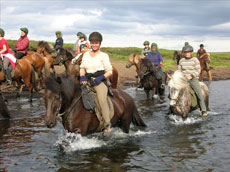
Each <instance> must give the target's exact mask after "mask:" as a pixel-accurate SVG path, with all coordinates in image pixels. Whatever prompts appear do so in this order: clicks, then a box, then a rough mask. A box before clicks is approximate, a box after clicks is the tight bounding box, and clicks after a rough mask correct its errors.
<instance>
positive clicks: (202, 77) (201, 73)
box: [200, 69, 204, 81]
mask: <svg viewBox="0 0 230 172" xmlns="http://www.w3.org/2000/svg"><path fill="white" fill-rule="evenodd" d="M203 80H204V70H203V69H201V72H200V81H203Z"/></svg>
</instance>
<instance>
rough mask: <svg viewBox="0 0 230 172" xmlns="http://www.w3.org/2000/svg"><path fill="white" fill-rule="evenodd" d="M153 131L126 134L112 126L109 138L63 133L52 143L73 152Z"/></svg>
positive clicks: (96, 135) (110, 143)
mask: <svg viewBox="0 0 230 172" xmlns="http://www.w3.org/2000/svg"><path fill="white" fill-rule="evenodd" d="M152 133H155V132H154V131H141V130H137V131H133V130H130V133H128V134H126V133H124V132H123V131H122V130H121V129H119V128H114V129H113V130H112V132H111V136H110V137H109V138H106V139H105V138H103V137H100V134H95V135H92V136H91V137H82V136H81V135H80V134H74V133H65V134H64V135H61V136H59V138H58V140H57V141H56V143H55V144H54V145H55V146H58V147H59V148H60V149H61V150H63V151H64V152H74V151H79V150H87V149H95V148H100V147H103V146H110V145H111V146H112V145H113V144H114V142H116V141H117V142H120V141H121V140H122V139H124V140H125V139H127V138H131V137H141V136H143V135H149V134H152Z"/></svg>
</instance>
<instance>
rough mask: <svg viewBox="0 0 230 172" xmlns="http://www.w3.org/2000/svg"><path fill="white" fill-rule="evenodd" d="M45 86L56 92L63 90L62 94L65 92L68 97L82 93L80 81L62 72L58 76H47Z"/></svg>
mask: <svg viewBox="0 0 230 172" xmlns="http://www.w3.org/2000/svg"><path fill="white" fill-rule="evenodd" d="M45 86H46V89H48V90H50V91H52V92H54V93H58V92H62V94H64V96H65V97H67V98H71V97H73V96H75V95H76V93H78V92H79V93H80V90H81V86H80V83H79V82H76V81H75V80H73V79H72V78H71V77H69V76H68V75H66V74H61V75H58V76H57V77H55V76H54V75H51V76H49V77H47V78H46V80H45ZM76 90H79V91H76Z"/></svg>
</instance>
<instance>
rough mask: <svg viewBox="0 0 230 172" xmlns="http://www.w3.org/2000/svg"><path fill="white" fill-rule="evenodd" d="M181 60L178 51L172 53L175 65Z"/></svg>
mask: <svg viewBox="0 0 230 172" xmlns="http://www.w3.org/2000/svg"><path fill="white" fill-rule="evenodd" d="M180 59H182V55H181V54H179V52H178V51H174V53H173V60H176V64H177V65H179V61H180Z"/></svg>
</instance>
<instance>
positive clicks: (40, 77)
mask: <svg viewBox="0 0 230 172" xmlns="http://www.w3.org/2000/svg"><path fill="white" fill-rule="evenodd" d="M37 74H38V78H39V84H38V89H40V88H42V87H43V80H44V78H43V74H42V70H41V69H38V71H37Z"/></svg>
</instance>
